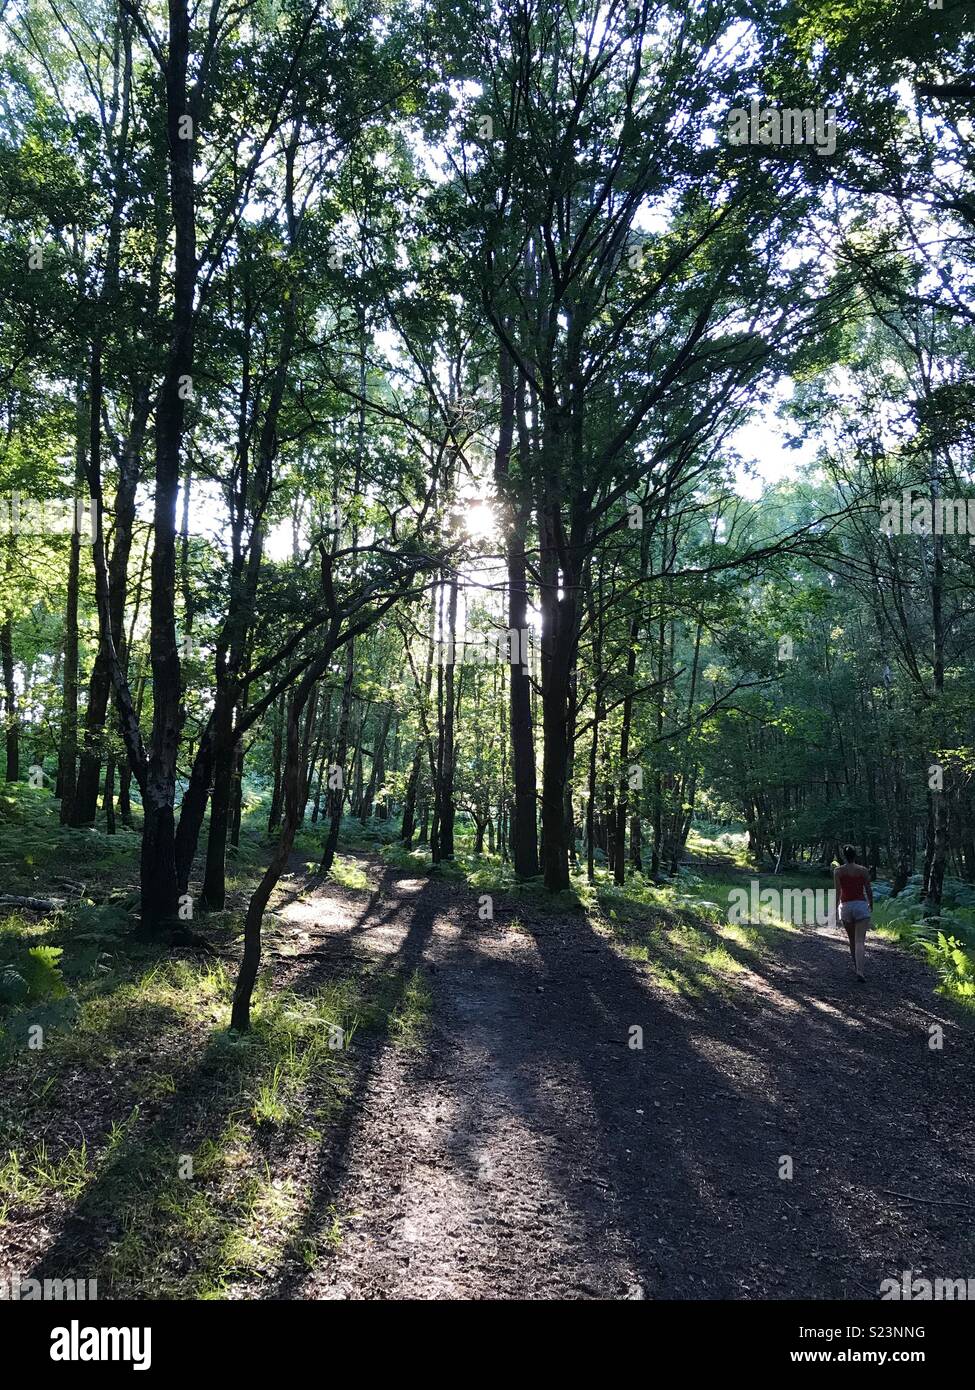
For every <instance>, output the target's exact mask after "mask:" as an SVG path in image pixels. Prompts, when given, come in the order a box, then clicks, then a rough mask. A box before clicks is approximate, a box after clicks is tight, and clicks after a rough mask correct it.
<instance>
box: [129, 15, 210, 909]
mask: <svg viewBox="0 0 975 1390" xmlns="http://www.w3.org/2000/svg"><path fill="white" fill-rule="evenodd" d="M189 54H190V23H189V9H188V3H187V0H169V48H168V53H167V57H166V64H165V78H166V123H167V135H168V145H169V173H170V200H171V207H172V214H173V224H174V228H175V239H174V255H175V266H176V269H175V278H174V284H173V311H172V336H171V339H170V345H169V354H168V360H167V363H166V371H165V375H164V377H163V382H162V386H161V388H160V391H159V397H158V401H157V404H156V476H155V505H154V509H153V534H154V544H153V552H152V566H151V571H150V575H151V579H150V586H151V587H150V595H151V596H150V612H151V621H150V637H149V656H150V665H151V668H152V735H151V740H150V744H149V750H148V758H147V765H146V777H145V787H144V790H143V812H144V818H143V830H142V864H141V868H142V928H143V931H145V932H148V933H153V932H155V931H156V930H157V929H158V928H159V927H161V926H162V925H164V924H166V923H168V922H170V921H172V920H173V919H174V918H175V917H176V915H177V909H178V905H179V890H178V886H177V872H176V819H175V802H176V758H177V753H178V749H179V737H180V730H181V727H182V722H183V711H182V690H181V674H180V659H179V650H178V647H177V643H176V502H177V497H178V494H179V483H180V451H181V447H182V442H183V431H184V421H185V404H184V403H185V401H186V399H187V398H188V396H189V394H190V392H191V389H192V387H191V383H192V371H193V328H194V311H193V296H194V291H195V286H196V274H197V260H196V216H195V195H194V187H193V144H194V142H193V139H192V138H187V135H186V131H185V129H184V122H185V121H186V118H187V117H188V116H189V114H190V111H189V99H188V88H187V67H188V63H189Z"/></svg>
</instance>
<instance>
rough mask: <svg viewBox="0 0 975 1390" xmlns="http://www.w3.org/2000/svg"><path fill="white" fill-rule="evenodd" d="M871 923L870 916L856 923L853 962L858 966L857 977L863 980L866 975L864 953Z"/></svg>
mask: <svg viewBox="0 0 975 1390" xmlns="http://www.w3.org/2000/svg"><path fill="white" fill-rule="evenodd" d="M869 925H870V918H869V917H864V918H863V920H862V921H860V922H857V924H856V947H855V949H854V952H853V963H854V964H855V965H856V968H857V979H858V980H863V979H865V978H866V976H865V975H864V973H863V953H864V950H865V947H866V944H867V927H869Z"/></svg>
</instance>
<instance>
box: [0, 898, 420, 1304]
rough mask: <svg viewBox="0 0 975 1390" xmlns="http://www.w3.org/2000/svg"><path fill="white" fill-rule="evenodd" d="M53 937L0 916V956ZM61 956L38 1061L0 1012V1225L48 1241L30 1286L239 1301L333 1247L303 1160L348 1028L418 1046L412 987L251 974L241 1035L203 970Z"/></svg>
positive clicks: (342, 1064) (332, 1119)
mask: <svg viewBox="0 0 975 1390" xmlns="http://www.w3.org/2000/svg"><path fill="white" fill-rule="evenodd" d="M65 931H66V928H65V924H64V922H63V921H61V920H60V917H59V918H58V919H57V920H49V921H47V922H43V923H37V924H32V923H26V922H21V923H17V922H11V920H10V919H7V921H6V923H5V924H4V929H3V932H2V934H0V941H2V943H3V945H4V948H5V949H6V950H8V952H9V951H19V950H21V949H23V947H24V944H25V943H26V942H36V941H39V940H40V941H47V940H50V939H52V938H58V937H60V938H62V939H65ZM68 936H70V932H68ZM88 949H89V950H92V949H93V950H96V951H97V950H98V946H97V945H96V946H94V947H89V948H88ZM104 956H105V953H104V952H101V953H100V954H99V956H97V957H96V960H98V959H102V958H103V957H104ZM63 959H64V961H65V979H66V983H67V987H68V988H69V990H70V992H71V998H72V1000H73V1003H74V1013H73V1016H71V1017H70V1018H65V1019H64V1020H62V1021H61V1022H60V1024H59V1026H58V1027H56V1028H53V1029H52V1030H51V1031H50V1032H49V1033H48V1034H47V1036H46V1037H45V1040H44V1045H43V1047H42V1048H41V1049H39V1050H36V1051H31V1050H29V1049H28V1048H27V1047H26V1046H25V1045H24V1041H23V1039H24V1029H23V1027H22V1026H21V1025H22V1023H23V1021H24V1019H25V1018H26V1017H27V1016H29V1015H30V1014H31V1013H32V1012H33V1010H32V1009H31V1008H30V1007H28V1008H27V1009H26V1012H25V1011H23V1010H22V1011H13V1012H12V1013H11V1012H9V1011H8V1014H7V1044H8V1045H7V1048H6V1053H5V1061H6V1070H5V1076H4V1088H3V1099H2V1100H0V1228H2V1224H3V1223H10V1222H22V1221H30V1222H34V1221H36V1220H38V1219H40V1220H42V1221H43V1222H44V1224H45V1225H47V1226H49V1227H50V1228H51V1230H52V1231H55V1232H57V1231H58V1230H61V1229H65V1230H66V1231H67V1233H68V1234H67V1236H66V1237H65V1238H63V1239H59V1238H58V1237H57V1236H55V1238H54V1241H53V1245H52V1246H51V1248H50V1249H49V1250H48V1252H47V1254H46V1256H45V1261H44V1271H45V1274H46V1275H52V1274H57V1273H58V1272H60V1273H62V1274H65V1273H70V1272H71V1270H72V1269H74V1270H76V1269H77V1266H78V1261H79V1258H83V1259H84V1272H85V1277H88V1278H95V1279H97V1280H98V1283H99V1289H100V1292H101V1294H102V1296H103V1297H106V1296H108V1297H135V1298H142V1297H151V1298H194V1299H196V1298H204V1299H212V1298H224V1297H230V1296H234V1297H238V1296H244V1295H245V1294H247V1293H250V1295H251V1296H253V1294H254V1291H255V1290H258V1289H260V1288H262V1287H264V1286H266V1285H267V1282H268V1281H269V1280H271V1281H273V1280H274V1279H276V1278H278V1277H283V1273H284V1271H285V1270H286V1269H288V1268H289V1267H293V1266H300V1267H302V1268H307V1267H308V1266H309V1265H310V1264H311V1265H313V1264H314V1263H315V1262H316V1261H317V1260H319V1259H320V1258H321V1257H322V1256H323V1254H324V1253H326V1252H327V1251H328V1250H329V1249H331V1248H334V1245H335V1244H336V1242H337V1241H339V1240H340V1238H341V1224H340V1218H339V1215H338V1214H337V1213H336V1211H335V1209H334V1207H329V1208H328V1209H327V1210H326V1211H324V1212H319V1211H318V1209H317V1206H316V1204H315V1203H316V1200H317V1197H316V1194H315V1193H314V1192H313V1190H312V1186H311V1181H310V1177H309V1174H313V1173H314V1171H315V1163H314V1161H313V1160H314V1155H315V1153H317V1151H318V1150H319V1149H320V1148H321V1146H322V1145H323V1144H325V1143H327V1136H328V1134H329V1133H330V1131H331V1129H332V1128H333V1127H334V1125H335V1124H336V1123H337V1121H338V1119H339V1117H340V1115H341V1113H342V1111H343V1108H344V1106H345V1105H346V1104H347V1103H348V1100H349V1097H350V1095H351V1092H352V1088H353V1085H354V1082H355V1077H356V1075H357V1068H358V1066H359V1065H360V1063H359V1061H358V1060H357V1048H356V1040H357V1037H358V1032H359V1029H360V1028H362V1029H365V1030H366V1031H368V1032H381V1033H383V1034H384V1035H385V1036H387V1037H388V1039H389V1040H390V1042H391V1043H392V1045H394V1046H396V1047H397V1048H400V1049H402V1050H404V1051H407V1052H416V1051H419V1050H421V1049H422V1047H423V1046H424V1042H425V1038H426V1035H427V1031H428V1028H429V1022H430V1007H431V997H430V993H429V990H428V989H427V987H426V985H425V982H424V980H423V977H422V976H421V975H420V974H419V972H406V973H405V974H403V975H402V976H399V975H397V974H396V973H390V972H389V971H388V969H387V968H385V967H384V966H382V965H381V964H377V966H376V967H375V969H374V970H373V971H372V972H367V973H366V974H365V975H364V976H363V977H361V978H357V979H344V980H339V981H334V982H332V983H330V984H329V985H328V986H327V987H326V988H324V989H320V990H317V991H315V992H313V993H307V994H306V993H302V994H300V995H299V994H296V993H293V992H289V991H284V992H273V991H272V989H271V985H270V980H269V978H268V976H267V975H265V976H263V977H262V979H261V981H260V982H259V986H258V991H257V994H256V998H255V1005H254V1013H253V1027H252V1030H251V1031H250V1032H249V1033H248V1034H246V1035H243V1036H236V1035H233V1034H231V1033H229V1032H228V1023H229V1014H230V1003H231V995H232V979H231V976H230V974H229V973H228V971H227V969H226V968H225V967H224V966H223V965H222V964H218V965H213V964H210V963H203V964H201V963H198V962H196V961H191V960H173V959H164V958H155V959H147V958H146V952H145V950H142V951H139V950H136V951H134V953H133V954H132V955H131V956H129V955H126V954H125V953H124V952H123V951H121V950H120V949H118V948H114V949H113V950H112V951H111V952H109V953H108V959H107V963H106V961H105V960H104V959H103V960H102V963H103V964H104V965H105V968H104V969H91V968H90V957H89V956H85V957H84V960H82V959H81V953H78V952H73V951H72V950H70V949H67V950H66V951H65V955H64V958H63ZM72 1216H74V1217H77V1218H80V1219H81V1221H82V1222H83V1224H82V1225H81V1226H74V1227H73V1226H71V1224H70V1218H71V1217H72ZM66 1220H67V1221H68V1222H69V1224H68V1226H67V1227H64V1221H66ZM79 1242H80V1244H79ZM79 1252H81V1253H79Z"/></svg>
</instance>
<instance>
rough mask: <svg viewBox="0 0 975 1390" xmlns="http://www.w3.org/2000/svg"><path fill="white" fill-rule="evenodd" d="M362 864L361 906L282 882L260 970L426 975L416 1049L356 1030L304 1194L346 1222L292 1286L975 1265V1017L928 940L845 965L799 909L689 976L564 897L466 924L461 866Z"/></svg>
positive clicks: (863, 1280) (372, 1288) (668, 1281)
mask: <svg viewBox="0 0 975 1390" xmlns="http://www.w3.org/2000/svg"><path fill="white" fill-rule="evenodd" d="M370 870H371V872H372V873H373V874H374V875H378V876H379V879H380V881H379V884H378V888H377V891H376V892H375V893H374V894H373V895H372V897H371V898H370V899H369V901H368V904H366V901H365V897H364V895H359V896H358V902H356V897H355V895H352V894H349V893H346V892H344V891H341V890H336V889H335V888H334V886H333V885H327V886H325V887H324V888H321V889H310V890H308V891H307V892H306V891H304V890H305V887H306V885H300V884H299V885H296V884H295V882H294V880H291V881H290V882H289V883H286V884H285V885H283V886H284V887H285V889H286V892H285V895H284V899H283V906H282V907H281V909H280V910H281V912H282V915H283V918H284V920H283V922H282V927H283V928H284V932H285V933H288V932H291V931H293V930H295V929H298V931H299V938H300V951H299V954H298V955H297V956H291V957H283V958H282V959H281V960H279V961H276V962H275V979H276V981H277V980H278V978H279V976H280V975H281V974H282V973H283V974H284V975H285V976H288V975H290V977H291V978H288V979H286V980H282V983H284V982H286V983H290V984H292V985H293V986H294V987H296V988H303V987H307V986H313V985H320V984H322V983H324V982H325V981H326V980H327V979H329V978H330V977H333V976H335V975H337V974H338V973H340V971H341V970H343V969H347V964H346V963H347V961H348V960H349V958H350V957H353V958H356V959H358V960H360V961H370V960H375V959H376V958H379V959H381V960H382V961H383V962H384V965H385V968H386V969H387V970H390V969H391V970H392V971H393V972H394V975H395V977H396V978H397V979H399V980H400V982H401V983H402V984H403V985H404V986H405V985H406V983H407V982H408V981H410V980H411V979H414V980H415V979H417V978H419V979H422V980H423V981H425V984H426V986H427V988H428V990H429V993H430V1023H429V1029H428V1032H427V1034H426V1037H425V1039H424V1042H423V1047H422V1050H420V1051H417V1052H413V1053H411V1052H409V1051H404V1050H403V1049H402V1048H398V1047H396V1046H394V1045H393V1042H392V1039H390V1038H388V1037H385V1038H384V1037H378V1038H377V1037H375V1036H368V1035H364V1034H358V1035H357V1036H356V1039H355V1042H354V1046H355V1047H356V1048H361V1049H362V1050H363V1051H364V1052H365V1058H364V1063H363V1066H362V1069H361V1076H360V1082H359V1084H358V1087H357V1089H356V1093H355V1095H354V1096H353V1097H352V1098H351V1100H350V1104H349V1106H348V1107H347V1109H348V1115H347V1118H346V1119H345V1121H344V1122H343V1125H342V1127H341V1132H340V1134H339V1135H338V1136H337V1138H336V1142H335V1144H334V1145H333V1147H332V1152H331V1154H330V1156H329V1159H328V1162H327V1163H326V1164H325V1165H324V1166H323V1169H322V1171H321V1172H320V1173H319V1174H318V1177H317V1181H318V1185H319V1187H318V1191H317V1193H316V1195H315V1198H314V1206H315V1208H316V1210H317V1211H318V1213H319V1215H320V1216H322V1217H323V1216H324V1213H326V1212H330V1211H332V1210H333V1209H334V1212H335V1213H336V1214H337V1216H338V1220H339V1223H340V1228H341V1236H342V1238H341V1242H340V1244H339V1245H338V1248H337V1249H336V1250H335V1251H334V1252H330V1253H329V1254H328V1255H326V1256H325V1257H323V1259H322V1260H321V1261H320V1262H319V1263H318V1264H317V1266H316V1267H315V1268H314V1269H312V1270H311V1271H310V1272H308V1273H307V1275H305V1274H302V1275H301V1276H299V1277H298V1282H296V1283H295V1282H293V1283H292V1284H291V1285H290V1286H289V1287H288V1288H287V1289H286V1290H282V1291H281V1292H283V1293H284V1294H286V1296H292V1297H293V1296H297V1297H306V1298H309V1297H310V1298H343V1297H350V1298H374V1297H375V1298H471V1297H478V1298H483V1297H488V1298H490V1297H515V1298H518V1297H528V1298H533V1297H534V1298H560V1297H566V1298H572V1297H607V1298H619V1297H631V1298H640V1297H647V1298H658V1299H659V1298H735V1297H738V1298H861V1297H872V1298H876V1297H877V1296H878V1294H879V1285H880V1281H881V1280H882V1279H885V1278H891V1277H894V1278H897V1279H900V1277H901V1272H902V1271H903V1270H905V1269H911V1268H913V1269H914V1270H916V1271H920V1273H921V1274H922V1275H927V1276H928V1277H934V1276H936V1275H940V1276H944V1277H960V1278H966V1277H968V1276H970V1275H975V1240H973V1236H972V1230H971V1220H970V1213H971V1210H972V1199H973V1197H975V1132H973V1124H975V1118H973V1117H975V1103H973V1102H975V1067H973V1065H972V1062H973V1055H975V1049H973V1045H972V1043H973V1031H975V1028H973V1023H972V1021H971V1019H970V1018H969V1017H967V1016H966V1015H964V1014H963V1013H962V1012H961V1011H959V1010H956V1009H954V1008H952V1007H950V1006H949V1005H948V1004H946V1003H945V1002H944V1001H942V1000H941V999H939V998H938V997H937V996H935V995H934V994H933V993H932V987H933V983H934V981H933V977H932V975H931V972H930V971H929V970H928V969H927V968H926V967H925V966H924V964H923V963H921V962H919V961H918V960H916V959H914V958H913V957H911V956H909V955H907V954H905V953H904V952H902V951H900V950H898V949H896V948H892V947H890V946H886V945H884V944H881V943H877V942H869V943H868V957H867V966H868V971H869V982H868V984H867V985H866V986H858V985H857V984H856V981H855V979H854V976H853V972H852V967H851V964H850V960H849V954H848V951H847V948H846V944H845V938H844V939H842V940H841V939H840V937H839V935H838V933H836V932H835V931H829V930H823V929H816V928H808V929H804V930H801V931H796V932H788V933H785V932H784V933H782V934H781V935H780V936H779V937H778V938H777V940H776V944H775V948H774V951H769V952H767V953H765V954H764V955H762V956H760V957H757V958H756V957H755V956H750V957H749V959H750V962H751V964H750V968H749V969H748V970H746V971H745V972H743V973H741V974H738V975H735V976H732V977H730V979H729V983H728V987H727V989H722V990H721V991H720V992H717V991H710V992H707V993H703V994H701V995H699V996H698V997H697V998H696V999H690V998H687V997H686V996H683V995H677V994H674V993H671V992H668V991H666V990H664V989H662V988H660V987H659V986H658V985H657V984H655V983H654V982H653V980H652V979H651V977H650V975H649V973H648V971H647V969H646V967H644V966H642V965H641V964H640V963H638V962H634V961H631V960H630V959H628V958H627V957H625V956H624V955H622V954H621V953H620V951H619V950H618V948H617V947H616V946H615V945H614V944H613V943H612V942H611V940H610V938H609V936H608V935H607V934H604V933H603V932H601V931H599V930H597V929H595V928H594V927H593V926H592V925H591V924H590V923H589V922H587V920H586V918H585V917H584V916H583V914H581V913H576V914H566V915H565V916H562V917H559V918H558V919H556V918H555V917H554V916H552V915H550V914H542V913H537V914H536V915H535V916H534V917H532V916H531V915H530V911H529V913H526V911H525V910H524V908H523V905H522V904H519V905H518V909H517V910H518V917H519V919H520V922H521V923H522V924H523V925H521V926H519V927H517V928H512V927H506V925H505V920H506V915H500V914H499V919H498V920H496V921H494V922H481V921H479V920H478V916H477V898H476V896H475V895H474V894H473V893H472V892H471V891H470V890H468V889H467V888H466V887H465V886H463V885H457V884H453V883H447V882H443V881H436V880H430V879H427V878H424V877H420V878H418V877H417V876H416V875H415V874H412V873H409V872H404V871H396V870H390V869H386V868H384V867H383V866H381V865H379V864H377V863H376V862H375V861H371V863H370ZM299 889H300V890H301V891H302V896H300V897H298V896H295V893H296V892H297V891H298V890H299ZM498 902H503V900H500V899H496V903H498ZM508 911H509V913H510V911H511V909H508ZM501 912H502V913H504V908H503V907H502V908H501ZM417 972H419V973H418V974H417ZM933 1023H940V1024H941V1026H942V1027H943V1029H944V1046H943V1048H942V1049H941V1050H933V1049H932V1048H931V1047H929V1028H930V1025H931V1024H933ZM634 1025H636V1026H638V1027H640V1028H642V1029H643V1048H642V1050H636V1049H633V1048H631V1047H630V1046H629V1045H628V1044H629V1040H630V1037H631V1029H632V1027H633V1026H634ZM787 1159H791V1163H792V1173H793V1176H792V1178H791V1179H788V1178H785V1177H780V1171H782V1172H784V1171H786V1169H787V1166H788V1165H787V1162H786V1160H787ZM892 1193H897V1194H901V1195H898V1196H895V1195H890V1194H892ZM922 1199H923V1200H922ZM963 1207H967V1210H964V1209H963Z"/></svg>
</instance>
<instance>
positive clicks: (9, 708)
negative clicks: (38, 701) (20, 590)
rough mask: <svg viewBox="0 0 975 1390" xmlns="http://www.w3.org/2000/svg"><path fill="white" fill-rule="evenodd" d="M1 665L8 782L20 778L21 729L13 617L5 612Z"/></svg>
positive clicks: (0, 632)
mask: <svg viewBox="0 0 975 1390" xmlns="http://www.w3.org/2000/svg"><path fill="white" fill-rule="evenodd" d="M0 665H2V668H3V723H4V734H5V743H6V751H7V765H6V772H5V773H4V778H5V780H6V781H8V782H17V781H19V779H20V729H19V726H18V723H17V688H16V686H15V684H14V638H13V618H12V617H11V615H10V613H9V612H7V613H5V614H4V619H3V622H2V623H0Z"/></svg>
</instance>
